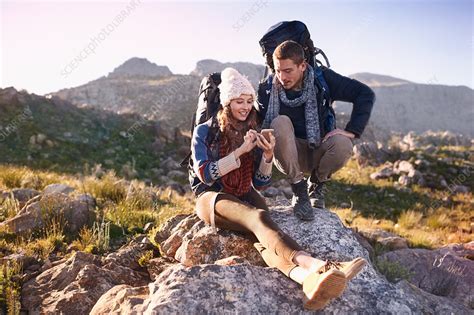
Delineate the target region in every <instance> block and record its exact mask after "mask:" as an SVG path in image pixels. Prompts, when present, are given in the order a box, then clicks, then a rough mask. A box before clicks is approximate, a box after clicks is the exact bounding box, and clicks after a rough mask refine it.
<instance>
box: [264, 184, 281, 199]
mask: <svg viewBox="0 0 474 315" xmlns="http://www.w3.org/2000/svg"><path fill="white" fill-rule="evenodd" d="M279 193H280V191H279V190H278V188H275V187H272V186H270V187H268V188H267V189H265V190H264V191H263V193H262V194H263V196H265V197H269V198H272V197H275V196H276V195H278V194H279Z"/></svg>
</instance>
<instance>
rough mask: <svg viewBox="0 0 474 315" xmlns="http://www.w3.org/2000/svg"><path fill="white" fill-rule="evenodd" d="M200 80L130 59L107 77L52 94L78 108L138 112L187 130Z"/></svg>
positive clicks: (139, 60) (140, 60) (163, 67)
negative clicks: (86, 106) (90, 107)
mask: <svg viewBox="0 0 474 315" xmlns="http://www.w3.org/2000/svg"><path fill="white" fill-rule="evenodd" d="M198 90H199V80H198V78H196V77H194V76H190V75H174V74H173V73H172V72H171V71H169V69H168V67H166V66H157V65H156V64H154V63H151V62H149V61H148V60H146V59H140V58H131V59H129V60H127V61H126V62H125V63H123V64H122V65H120V66H118V67H117V68H115V70H114V71H113V72H111V73H109V74H108V75H107V76H103V77H101V78H99V79H97V80H93V81H91V82H88V83H86V84H83V85H80V86H78V87H74V88H68V89H62V90H59V91H58V92H55V93H51V94H50V96H56V97H59V98H61V99H63V100H67V101H69V102H71V103H73V104H75V105H79V106H82V105H84V104H86V105H89V106H93V107H96V108H100V109H105V110H110V111H113V112H116V113H138V114H140V115H143V116H144V117H146V118H147V119H151V120H162V121H167V122H170V123H171V124H172V125H177V126H180V127H183V128H184V127H188V126H189V125H190V122H191V117H192V112H193V111H194V108H195V106H194V104H195V102H196V95H197V93H198Z"/></svg>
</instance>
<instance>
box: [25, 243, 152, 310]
mask: <svg viewBox="0 0 474 315" xmlns="http://www.w3.org/2000/svg"><path fill="white" fill-rule="evenodd" d="M147 282H148V276H147V274H142V273H138V272H136V271H134V270H132V269H130V268H129V267H128V266H121V265H116V264H108V266H103V263H102V261H101V259H100V257H98V256H95V255H92V254H87V253H83V252H76V253H75V254H74V255H73V256H72V257H69V258H65V259H63V260H61V261H59V263H58V264H57V265H55V266H53V267H51V268H49V269H47V270H45V271H43V272H42V273H41V274H39V275H38V276H36V277H35V278H33V279H31V280H29V281H28V282H26V283H24V284H23V287H22V295H21V296H22V305H23V308H25V310H27V311H28V312H29V313H30V314H39V313H41V314H45V313H62V314H88V313H89V312H90V311H91V309H92V307H93V306H94V304H95V303H96V301H97V300H98V299H99V298H100V297H101V296H102V295H103V294H104V293H105V292H107V291H108V290H109V289H111V288H112V287H114V286H115V285H118V284H129V285H132V286H143V285H145V284H146V283H147Z"/></svg>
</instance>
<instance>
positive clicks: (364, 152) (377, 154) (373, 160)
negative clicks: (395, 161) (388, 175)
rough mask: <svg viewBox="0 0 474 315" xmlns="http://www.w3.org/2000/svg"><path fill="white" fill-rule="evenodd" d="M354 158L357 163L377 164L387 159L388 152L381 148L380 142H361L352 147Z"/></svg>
mask: <svg viewBox="0 0 474 315" xmlns="http://www.w3.org/2000/svg"><path fill="white" fill-rule="evenodd" d="M353 151H354V158H355V159H356V160H357V162H358V163H359V165H361V166H366V165H372V166H378V165H380V164H382V163H384V162H385V161H386V160H387V159H388V156H389V154H388V152H387V151H386V150H385V149H383V148H382V144H381V143H375V142H362V143H358V144H356V145H355V146H354V148H353Z"/></svg>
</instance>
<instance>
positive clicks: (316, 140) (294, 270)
mask: <svg viewBox="0 0 474 315" xmlns="http://www.w3.org/2000/svg"><path fill="white" fill-rule="evenodd" d="M273 63H274V66H275V76H274V79H273V82H272V85H271V87H268V86H265V83H263V84H261V86H260V88H259V99H258V102H256V101H257V100H256V93H255V90H254V89H253V87H252V85H251V83H250V82H249V81H248V80H247V79H246V78H245V77H243V76H242V75H241V74H240V73H238V72H237V71H236V70H235V69H232V68H227V69H225V70H224V71H223V72H222V74H221V79H222V83H221V84H220V85H219V89H220V100H221V106H222V108H221V109H220V111H219V112H218V114H217V117H215V118H211V119H210V120H209V121H207V122H205V123H203V124H200V125H198V126H197V127H196V128H195V130H194V133H193V138H192V144H191V147H192V159H193V167H194V172H191V174H192V180H191V182H192V188H193V191H194V193H195V194H196V196H197V199H196V213H197V215H198V216H199V217H200V218H201V219H202V220H203V221H205V222H206V223H208V224H211V225H212V226H213V227H218V228H222V229H229V230H234V231H241V232H245V233H251V234H253V235H254V236H255V237H256V238H257V239H258V243H255V247H256V248H257V250H258V251H259V252H260V254H261V255H262V257H263V259H264V261H265V262H266V264H267V265H268V266H270V267H276V268H278V269H279V270H280V271H281V272H283V273H284V274H285V275H286V276H288V277H290V278H291V279H292V280H294V281H296V282H298V283H299V284H302V286H303V292H304V295H305V301H304V306H305V308H307V309H313V310H317V309H322V308H323V307H324V306H326V305H327V304H328V303H329V301H330V300H331V299H334V298H337V297H339V296H341V295H342V293H343V291H344V289H345V288H346V284H347V282H348V281H349V280H351V279H352V278H353V277H355V276H356V275H357V274H358V273H359V272H360V271H361V270H362V268H363V266H364V265H365V264H366V261H365V260H364V259H363V258H355V259H354V260H352V261H349V262H333V261H323V260H320V259H317V258H314V257H312V256H311V255H310V254H309V253H307V252H306V251H304V249H303V248H302V247H301V246H300V245H298V243H297V242H296V241H295V240H293V239H292V238H291V237H289V236H288V235H287V234H285V233H284V232H283V231H282V230H280V228H279V227H278V225H277V224H276V223H275V222H273V220H272V219H271V217H270V214H269V210H268V207H267V205H266V204H265V200H264V199H263V197H262V196H261V195H260V194H259V193H258V192H257V190H259V189H262V188H264V187H265V186H267V185H268V184H269V183H270V179H271V170H272V164H273V162H274V163H275V165H276V166H277V167H278V169H279V170H280V171H282V172H283V173H284V174H286V175H287V176H288V179H289V180H290V182H291V184H292V188H293V192H294V198H293V200H294V213H295V215H296V216H297V217H298V218H300V219H302V220H312V219H313V218H314V213H313V208H312V205H311V198H310V194H311V193H313V197H318V198H312V199H313V202H319V206H320V207H324V205H322V204H321V203H322V202H323V199H322V193H321V186H322V183H324V182H325V181H327V180H328V179H329V177H330V175H331V174H332V173H334V172H335V171H337V170H338V169H340V168H341V167H342V166H343V165H344V164H345V163H346V161H347V160H348V158H349V157H350V154H351V151H352V141H351V138H353V137H355V136H360V134H361V133H362V131H363V129H364V127H365V124H366V123H367V120H368V116H369V115H370V108H371V104H370V106H369V105H367V106H369V107H370V108H369V110H368V112H367V106H365V105H364V104H363V103H364V102H372V103H373V93H372V91H371V90H370V89H369V88H367V87H366V86H365V85H363V84H362V83H360V82H357V81H355V80H351V79H349V78H346V77H342V76H340V75H338V74H336V73H335V72H333V71H331V70H329V69H325V71H324V75H325V76H326V80H327V81H328V85H330V89H331V93H333V94H332V95H331V96H332V99H333V100H338V99H340V100H344V101H352V102H353V103H354V111H353V114H352V117H351V121H350V122H349V124H348V125H347V127H346V129H345V130H341V129H333V130H327V128H326V126H325V125H324V122H323V123H321V121H322V119H321V118H320V116H321V115H324V113H323V112H321V111H319V112H318V109H320V108H318V106H317V98H318V93H320V91H317V89H316V88H315V83H314V80H315V73H314V70H313V68H312V67H311V66H310V65H309V64H307V63H306V61H305V58H304V51H303V48H302V47H301V46H300V45H299V44H298V43H296V42H292V41H286V42H283V43H282V44H280V45H279V46H278V47H277V48H276V50H275V52H274V54H273ZM260 92H262V93H260ZM256 103H258V106H259V110H258V111H257V109H256V108H255V107H254V104H256ZM260 121H263V127H264V128H267V127H271V128H272V129H274V135H273V134H270V135H269V136H268V137H267V138H266V137H265V136H264V135H262V133H258V132H257V131H256V130H259V129H260V126H259V122H260ZM213 128H214V129H215V130H217V132H216V133H211V130H212V129H213ZM321 130H322V131H321ZM304 172H308V173H311V177H310V180H312V182H311V183H313V184H314V185H313V186H315V188H314V189H313V190H312V191H308V185H307V182H306V180H305V179H304V175H303V173H304ZM317 224H321V223H317Z"/></svg>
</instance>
